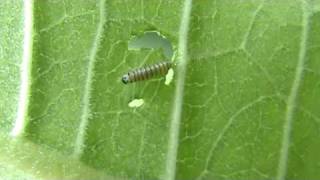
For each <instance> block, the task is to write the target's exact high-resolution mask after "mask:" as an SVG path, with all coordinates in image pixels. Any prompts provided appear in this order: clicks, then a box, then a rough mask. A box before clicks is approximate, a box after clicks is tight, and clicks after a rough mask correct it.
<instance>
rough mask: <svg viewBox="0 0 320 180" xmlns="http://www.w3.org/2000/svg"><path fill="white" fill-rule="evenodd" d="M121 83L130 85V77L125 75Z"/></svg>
mask: <svg viewBox="0 0 320 180" xmlns="http://www.w3.org/2000/svg"><path fill="white" fill-rule="evenodd" d="M121 81H122V82H123V84H128V83H129V75H128V74H125V75H123V76H122V78H121Z"/></svg>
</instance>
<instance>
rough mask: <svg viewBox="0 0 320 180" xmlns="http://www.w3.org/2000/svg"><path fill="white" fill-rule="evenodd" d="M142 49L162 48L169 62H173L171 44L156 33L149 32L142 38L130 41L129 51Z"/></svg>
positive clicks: (136, 37)
mask: <svg viewBox="0 0 320 180" xmlns="http://www.w3.org/2000/svg"><path fill="white" fill-rule="evenodd" d="M141 48H154V49H157V48H160V49H162V50H163V54H164V56H165V57H166V58H167V59H168V60H171V58H172V56H173V48H172V44H171V42H170V41H169V40H168V39H167V38H166V37H165V36H163V35H161V34H160V33H159V32H156V31H147V32H145V33H144V34H143V35H142V36H135V37H134V38H132V39H131V40H130V41H129V44H128V49H129V50H138V49H141Z"/></svg>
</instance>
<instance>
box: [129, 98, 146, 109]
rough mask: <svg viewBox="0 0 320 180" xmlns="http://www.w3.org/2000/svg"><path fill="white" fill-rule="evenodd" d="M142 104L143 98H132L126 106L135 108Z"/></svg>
mask: <svg viewBox="0 0 320 180" xmlns="http://www.w3.org/2000/svg"><path fill="white" fill-rule="evenodd" d="M143 104H144V100H143V99H134V100H132V101H131V102H129V104H128V106H129V107H131V108H137V107H140V106H142V105H143Z"/></svg>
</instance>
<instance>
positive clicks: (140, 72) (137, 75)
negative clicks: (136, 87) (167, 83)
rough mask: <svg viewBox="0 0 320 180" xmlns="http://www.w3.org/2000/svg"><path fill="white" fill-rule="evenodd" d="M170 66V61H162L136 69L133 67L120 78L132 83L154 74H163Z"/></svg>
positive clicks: (151, 76)
mask: <svg viewBox="0 0 320 180" xmlns="http://www.w3.org/2000/svg"><path fill="white" fill-rule="evenodd" d="M171 67H172V62H169V61H163V62H158V63H156V64H152V65H147V66H144V67H141V68H138V69H133V70H131V71H129V72H128V73H127V74H125V75H123V76H122V78H121V80H122V82H123V83H124V84H128V83H133V82H137V81H143V80H147V79H151V78H153V77H156V76H164V75H166V74H167V73H168V70H169V69H170V68H171Z"/></svg>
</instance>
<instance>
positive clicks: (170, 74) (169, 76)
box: [164, 68, 174, 85]
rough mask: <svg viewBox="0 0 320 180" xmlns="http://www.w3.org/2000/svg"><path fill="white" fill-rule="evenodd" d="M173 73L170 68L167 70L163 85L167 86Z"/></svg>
mask: <svg viewBox="0 0 320 180" xmlns="http://www.w3.org/2000/svg"><path fill="white" fill-rule="evenodd" d="M173 75H174V71H173V69H172V68H170V69H169V71H168V73H167V75H166V81H165V82H164V84H165V85H169V84H170V83H171V81H172V79H173Z"/></svg>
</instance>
